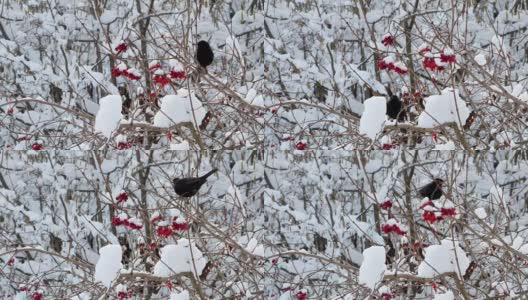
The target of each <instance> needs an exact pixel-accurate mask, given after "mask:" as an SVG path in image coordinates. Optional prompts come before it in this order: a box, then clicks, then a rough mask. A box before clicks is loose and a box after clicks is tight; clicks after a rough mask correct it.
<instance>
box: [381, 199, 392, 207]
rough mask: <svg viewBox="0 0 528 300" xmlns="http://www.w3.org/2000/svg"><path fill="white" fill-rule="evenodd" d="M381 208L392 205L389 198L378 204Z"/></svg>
mask: <svg viewBox="0 0 528 300" xmlns="http://www.w3.org/2000/svg"><path fill="white" fill-rule="evenodd" d="M380 207H381V209H389V208H391V207H392V202H391V201H390V200H387V201H384V202H383V203H381V205H380Z"/></svg>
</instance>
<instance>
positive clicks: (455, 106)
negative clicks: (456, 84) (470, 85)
mask: <svg viewBox="0 0 528 300" xmlns="http://www.w3.org/2000/svg"><path fill="white" fill-rule="evenodd" d="M469 114H470V110H469V108H468V107H467V105H466V103H465V102H464V100H462V98H461V97H460V95H459V93H458V90H456V89H452V88H446V89H444V90H443V91H442V93H441V94H440V95H433V96H430V97H427V98H425V110H424V111H423V112H422V113H421V114H420V116H419V117H418V126H420V127H424V128H433V127H436V126H438V125H441V124H446V123H452V122H455V123H456V124H457V125H458V127H462V126H463V125H464V124H465V122H466V119H467V118H468V117H469Z"/></svg>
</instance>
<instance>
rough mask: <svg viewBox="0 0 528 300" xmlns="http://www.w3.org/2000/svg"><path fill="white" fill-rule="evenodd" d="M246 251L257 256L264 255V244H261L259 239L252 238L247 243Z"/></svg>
mask: <svg viewBox="0 0 528 300" xmlns="http://www.w3.org/2000/svg"><path fill="white" fill-rule="evenodd" d="M246 251H248V252H249V253H252V254H255V255H257V256H264V246H263V245H259V244H258V241H257V239H255V238H252V239H251V240H250V241H249V243H248V244H247V247H246Z"/></svg>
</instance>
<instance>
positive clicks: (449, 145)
mask: <svg viewBox="0 0 528 300" xmlns="http://www.w3.org/2000/svg"><path fill="white" fill-rule="evenodd" d="M434 150H442V151H444V150H456V146H455V143H454V142H453V141H448V142H447V143H445V144H436V145H435V147H434Z"/></svg>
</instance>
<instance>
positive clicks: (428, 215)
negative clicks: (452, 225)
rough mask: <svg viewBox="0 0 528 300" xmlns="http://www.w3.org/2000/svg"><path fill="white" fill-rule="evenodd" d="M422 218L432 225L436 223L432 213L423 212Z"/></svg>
mask: <svg viewBox="0 0 528 300" xmlns="http://www.w3.org/2000/svg"><path fill="white" fill-rule="evenodd" d="M422 217H423V219H424V220H425V221H427V222H429V223H431V224H433V223H434V222H436V221H437V220H436V214H435V213H434V211H430V210H426V211H424V212H423V214H422Z"/></svg>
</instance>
